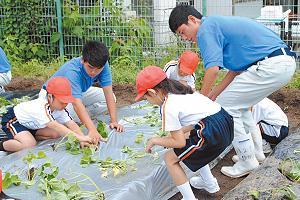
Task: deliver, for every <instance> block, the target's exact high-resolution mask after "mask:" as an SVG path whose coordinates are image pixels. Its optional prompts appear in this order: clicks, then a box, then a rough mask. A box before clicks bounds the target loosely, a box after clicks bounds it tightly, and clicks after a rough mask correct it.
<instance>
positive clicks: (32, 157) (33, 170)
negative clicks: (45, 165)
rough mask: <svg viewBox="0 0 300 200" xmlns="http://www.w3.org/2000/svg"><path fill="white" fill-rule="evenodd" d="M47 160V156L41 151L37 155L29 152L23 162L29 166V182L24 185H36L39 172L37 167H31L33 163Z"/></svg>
mask: <svg viewBox="0 0 300 200" xmlns="http://www.w3.org/2000/svg"><path fill="white" fill-rule="evenodd" d="M43 158H46V154H45V153H44V152H42V151H39V152H38V153H37V154H34V153H32V152H29V153H28V154H27V155H26V156H25V157H24V158H23V161H24V162H25V163H26V164H27V181H24V182H23V184H24V185H25V187H28V186H31V185H33V184H34V183H35V176H36V174H37V170H36V168H35V167H31V164H32V161H33V160H36V159H43Z"/></svg>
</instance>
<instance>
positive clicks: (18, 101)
mask: <svg viewBox="0 0 300 200" xmlns="http://www.w3.org/2000/svg"><path fill="white" fill-rule="evenodd" d="M29 100H30V97H29V96H23V97H21V98H13V99H12V104H13V105H14V106H15V105H17V104H20V103H22V102H27V101H29Z"/></svg>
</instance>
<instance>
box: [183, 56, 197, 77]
mask: <svg viewBox="0 0 300 200" xmlns="http://www.w3.org/2000/svg"><path fill="white" fill-rule="evenodd" d="M198 63H199V56H198V54H197V53H195V52H192V51H185V52H183V53H182V54H181V56H180V58H179V69H180V70H182V71H183V72H185V73H187V74H190V75H191V74H193V73H194V71H195V70H196V68H197V66H198Z"/></svg>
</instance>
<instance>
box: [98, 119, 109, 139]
mask: <svg viewBox="0 0 300 200" xmlns="http://www.w3.org/2000/svg"><path fill="white" fill-rule="evenodd" d="M97 131H98V133H100V135H101V137H102V138H104V139H107V138H108V131H107V129H106V124H105V123H104V122H103V121H98V124H97Z"/></svg>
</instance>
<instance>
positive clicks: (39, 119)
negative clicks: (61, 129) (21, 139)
mask: <svg viewBox="0 0 300 200" xmlns="http://www.w3.org/2000/svg"><path fill="white" fill-rule="evenodd" d="M14 112H15V115H16V117H17V120H18V121H19V123H20V124H22V125H23V126H25V127H27V128H28V129H32V130H37V129H41V128H45V127H46V124H48V123H49V122H51V121H54V120H56V121H57V122H59V123H61V124H65V123H67V122H68V121H70V120H72V118H71V117H70V115H69V112H68V111H67V110H66V109H64V110H61V111H59V110H54V111H53V112H51V110H50V105H49V103H48V101H47V99H46V97H45V98H43V97H39V98H37V99H35V100H32V101H27V102H23V103H20V104H18V105H16V106H15V107H14Z"/></svg>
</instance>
